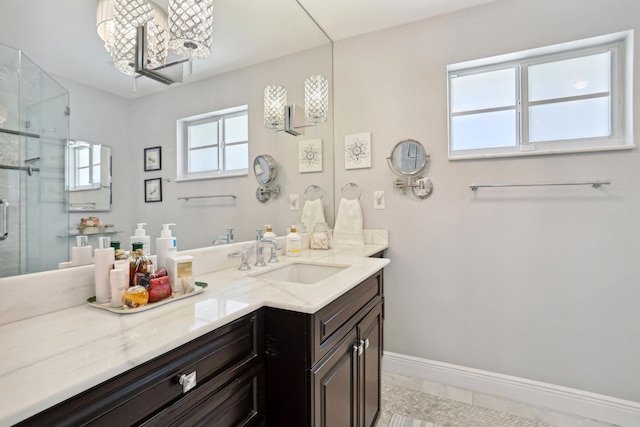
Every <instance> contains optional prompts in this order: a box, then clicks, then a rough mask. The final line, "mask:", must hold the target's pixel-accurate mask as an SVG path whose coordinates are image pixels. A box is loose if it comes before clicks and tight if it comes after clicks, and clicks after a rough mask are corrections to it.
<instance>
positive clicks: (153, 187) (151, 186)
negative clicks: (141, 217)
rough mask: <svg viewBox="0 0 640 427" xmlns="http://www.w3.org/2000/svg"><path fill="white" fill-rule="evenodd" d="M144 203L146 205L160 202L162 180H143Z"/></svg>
mask: <svg viewBox="0 0 640 427" xmlns="http://www.w3.org/2000/svg"><path fill="white" fill-rule="evenodd" d="M144 201H145V202H147V203H149V202H161V201H162V178H153V179H145V180H144Z"/></svg>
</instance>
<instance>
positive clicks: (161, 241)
mask: <svg viewBox="0 0 640 427" xmlns="http://www.w3.org/2000/svg"><path fill="white" fill-rule="evenodd" d="M171 225H175V224H162V231H161V232H160V237H158V238H157V239H156V255H157V256H158V260H157V266H158V267H164V268H167V266H168V265H169V260H168V258H169V257H170V256H172V257H173V256H176V255H177V254H178V240H177V239H176V238H175V237H173V236H172V235H171V229H170V228H169V226H171Z"/></svg>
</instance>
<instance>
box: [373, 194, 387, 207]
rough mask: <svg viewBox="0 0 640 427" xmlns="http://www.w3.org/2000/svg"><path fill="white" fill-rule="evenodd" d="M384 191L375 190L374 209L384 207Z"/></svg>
mask: <svg viewBox="0 0 640 427" xmlns="http://www.w3.org/2000/svg"><path fill="white" fill-rule="evenodd" d="M384 202H385V200H384V191H382V190H379V191H374V192H373V209H384Z"/></svg>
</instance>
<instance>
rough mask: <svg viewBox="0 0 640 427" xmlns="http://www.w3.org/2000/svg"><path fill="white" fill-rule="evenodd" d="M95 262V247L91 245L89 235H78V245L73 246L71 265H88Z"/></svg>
mask: <svg viewBox="0 0 640 427" xmlns="http://www.w3.org/2000/svg"><path fill="white" fill-rule="evenodd" d="M92 262H93V248H92V247H91V246H89V237H88V236H76V246H75V247H73V248H71V265H72V266H73V267H77V266H79V265H87V264H91V263H92Z"/></svg>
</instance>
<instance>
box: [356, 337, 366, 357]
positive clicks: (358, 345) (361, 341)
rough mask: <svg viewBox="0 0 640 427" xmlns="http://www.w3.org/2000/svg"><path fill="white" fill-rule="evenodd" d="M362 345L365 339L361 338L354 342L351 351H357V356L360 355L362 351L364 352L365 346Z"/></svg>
mask: <svg viewBox="0 0 640 427" xmlns="http://www.w3.org/2000/svg"><path fill="white" fill-rule="evenodd" d="M364 346H365V341H363V340H360V341H358V342H357V343H356V344H354V345H353V351H357V352H358V357H359V356H362V353H363V352H364V348H365V347H364ZM367 346H368V345H367Z"/></svg>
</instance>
